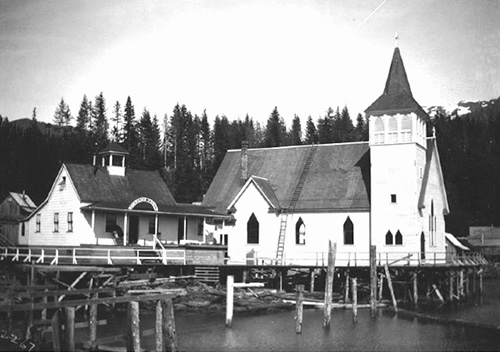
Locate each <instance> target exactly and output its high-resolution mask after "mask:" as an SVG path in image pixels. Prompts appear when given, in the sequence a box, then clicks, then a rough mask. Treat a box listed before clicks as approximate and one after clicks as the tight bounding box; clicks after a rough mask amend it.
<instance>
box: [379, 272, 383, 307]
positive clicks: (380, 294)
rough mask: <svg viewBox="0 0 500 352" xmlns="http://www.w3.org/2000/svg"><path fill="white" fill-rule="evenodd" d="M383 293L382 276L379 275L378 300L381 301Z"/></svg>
mask: <svg viewBox="0 0 500 352" xmlns="http://www.w3.org/2000/svg"><path fill="white" fill-rule="evenodd" d="M383 293H384V274H382V273H380V276H379V281H378V300H379V301H381V300H382V295H383Z"/></svg>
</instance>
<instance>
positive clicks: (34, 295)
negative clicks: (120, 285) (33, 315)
mask: <svg viewBox="0 0 500 352" xmlns="http://www.w3.org/2000/svg"><path fill="white" fill-rule="evenodd" d="M144 291H149V290H144ZM151 291H152V290H151ZM96 292H98V293H109V294H111V293H113V289H112V288H93V289H88V288H84V289H78V290H76V289H75V290H71V291H69V290H55V291H43V292H39V291H36V292H30V293H28V292H18V293H15V292H7V293H0V298H39V297H50V296H55V295H57V296H59V295H66V296H76V295H85V296H88V295H90V294H93V293H96ZM1 305H3V302H2V303H0V306H1Z"/></svg>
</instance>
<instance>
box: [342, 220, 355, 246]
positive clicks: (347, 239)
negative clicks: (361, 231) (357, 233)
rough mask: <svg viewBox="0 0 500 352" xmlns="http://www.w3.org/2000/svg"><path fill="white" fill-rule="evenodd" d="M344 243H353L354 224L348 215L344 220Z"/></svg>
mask: <svg viewBox="0 0 500 352" xmlns="http://www.w3.org/2000/svg"><path fill="white" fill-rule="evenodd" d="M344 244H354V225H353V223H352V221H351V218H350V217H347V220H346V221H345V222H344Z"/></svg>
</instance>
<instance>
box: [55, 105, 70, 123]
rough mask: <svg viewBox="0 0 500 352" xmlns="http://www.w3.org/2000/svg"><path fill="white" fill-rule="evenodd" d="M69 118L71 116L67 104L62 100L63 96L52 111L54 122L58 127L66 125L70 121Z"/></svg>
mask: <svg viewBox="0 0 500 352" xmlns="http://www.w3.org/2000/svg"><path fill="white" fill-rule="evenodd" d="M71 119H72V116H71V112H70V110H69V106H68V104H66V102H65V101H64V98H61V101H60V102H59V105H58V106H57V108H56V112H55V113H54V124H55V125H56V126H58V127H64V126H68V125H69V123H70V122H71Z"/></svg>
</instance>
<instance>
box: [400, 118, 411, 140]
mask: <svg viewBox="0 0 500 352" xmlns="http://www.w3.org/2000/svg"><path fill="white" fill-rule="evenodd" d="M411 133H412V126H411V118H410V116H403V118H402V119H401V142H411Z"/></svg>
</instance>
